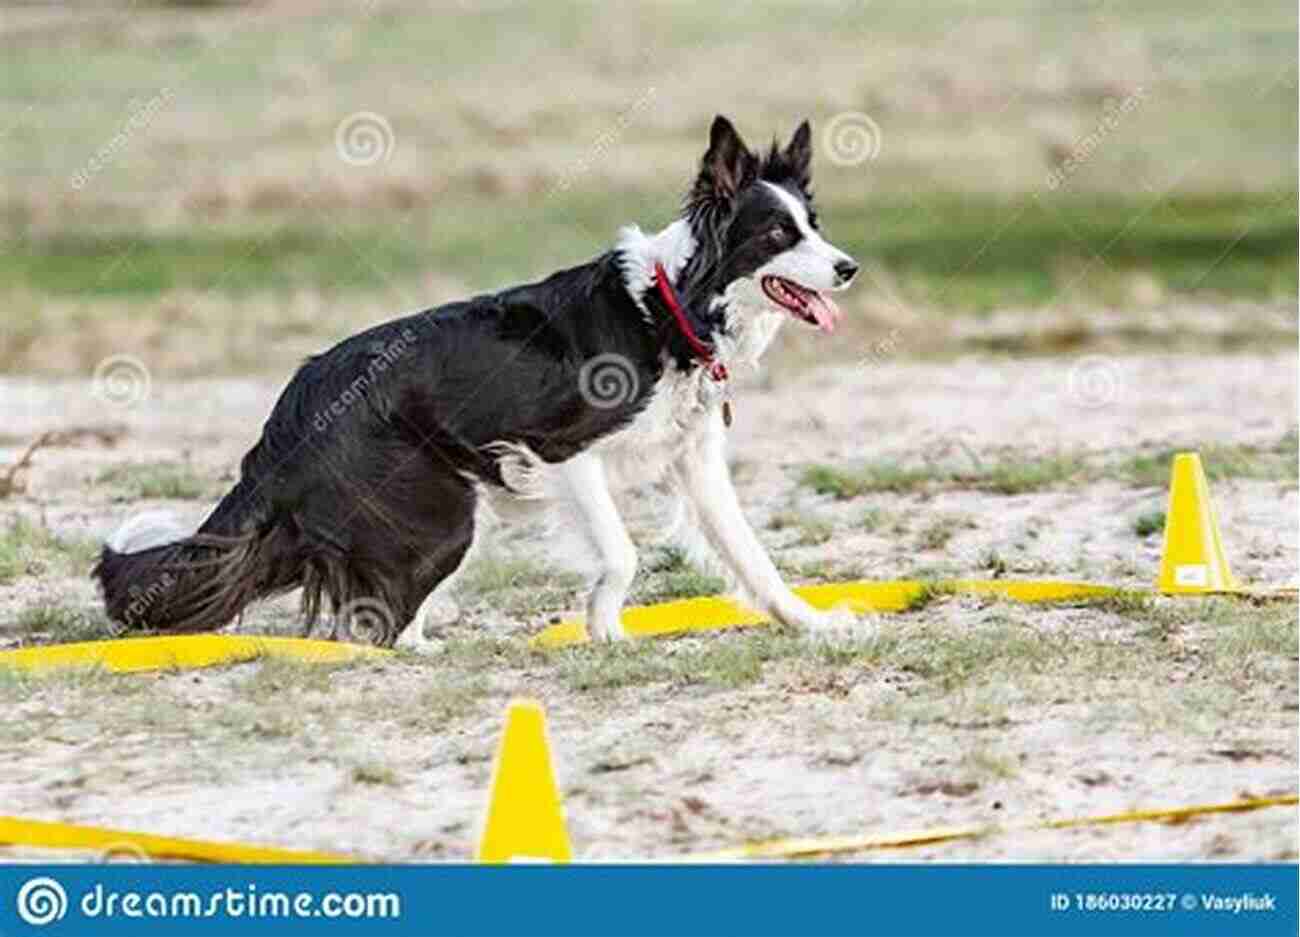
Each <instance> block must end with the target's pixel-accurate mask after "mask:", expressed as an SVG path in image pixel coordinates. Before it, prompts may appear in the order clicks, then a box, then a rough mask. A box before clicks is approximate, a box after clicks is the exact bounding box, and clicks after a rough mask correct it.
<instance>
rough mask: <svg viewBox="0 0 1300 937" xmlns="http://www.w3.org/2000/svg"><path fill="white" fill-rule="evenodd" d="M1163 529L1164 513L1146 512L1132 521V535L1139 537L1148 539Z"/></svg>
mask: <svg viewBox="0 0 1300 937" xmlns="http://www.w3.org/2000/svg"><path fill="white" fill-rule="evenodd" d="M1164 529H1165V512H1164V511H1147V512H1146V513H1145V514H1139V515H1138V516H1137V517H1135V518H1134V519H1133V533H1134V534H1136V535H1137V536H1139V537H1150V536H1151V535H1152V534H1155V533H1159V532H1160V531H1162V530H1164Z"/></svg>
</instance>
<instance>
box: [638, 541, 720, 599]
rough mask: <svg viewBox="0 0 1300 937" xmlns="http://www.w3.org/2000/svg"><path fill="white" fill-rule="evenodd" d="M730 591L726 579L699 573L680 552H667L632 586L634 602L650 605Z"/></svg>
mask: <svg viewBox="0 0 1300 937" xmlns="http://www.w3.org/2000/svg"><path fill="white" fill-rule="evenodd" d="M726 591H727V580H726V579H724V578H723V577H721V576H716V575H713V574H712V573H709V572H706V571H704V570H700V569H696V568H695V567H694V566H692V565H691V562H690V561H689V560H688V559H687V558H686V556H685V555H684V554H683V553H682V552H681V551H680V550H677V549H666V550H662V551H659V552H658V553H657V554H654V555H652V556H651V557H650V559H649V561H648V562H646V563H645V564H643V566H642V568H641V570H640V572H639V573H638V574H637V578H636V581H635V582H633V584H632V592H631V601H632V602H633V603H634V604H643V605H648V604H652V603H654V602H669V601H672V600H673V599H692V598H695V597H696V596H701V595H718V594H720V593H723V592H726Z"/></svg>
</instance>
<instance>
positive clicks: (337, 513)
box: [92, 116, 858, 646]
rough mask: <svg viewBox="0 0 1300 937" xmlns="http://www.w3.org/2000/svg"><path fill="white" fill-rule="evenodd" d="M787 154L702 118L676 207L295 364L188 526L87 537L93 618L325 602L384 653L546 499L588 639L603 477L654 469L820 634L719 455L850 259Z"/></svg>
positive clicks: (306, 612) (783, 607)
mask: <svg viewBox="0 0 1300 937" xmlns="http://www.w3.org/2000/svg"><path fill="white" fill-rule="evenodd" d="M811 163H812V145H811V130H810V128H809V126H808V122H807V121H805V122H804V123H803V124H801V125H800V127H799V128H798V130H796V131H795V133H794V136H793V137H792V138H791V140H790V142H789V143H788V144H787V145H786V146H785V147H781V146H779V145H778V144H776V143H773V145H772V148H771V150H770V151H769V152H767V153H766V154H762V153H753V152H751V151H750V150H749V148H748V147H747V146H746V145H745V143H744V142H743V141H742V140H741V138H740V136H739V135H738V134H737V132H736V130H735V128H734V127H733V126H732V125H731V123H730V121H728V120H727V119H726V118H725V117H721V116H719V117H717V118H715V120H714V121H713V125H712V127H711V129H710V132H709V146H708V150H707V152H706V153H705V154H704V157H703V160H702V162H701V165H700V169H699V174H698V176H697V177H696V179H695V181H694V183H693V184H692V186H691V187H690V190H689V191H688V193H687V195H686V198H685V200H684V204H683V209H682V213H681V217H680V218H679V219H678V220H677V221H675V222H673V223H672V224H670V225H668V227H666V228H664V229H663V230H662V231H660V232H658V233H657V234H646V233H643V232H642V231H641V230H639V229H638V228H636V227H630V228H626V229H624V230H623V231H622V232H621V233H620V236H619V238H618V241H617V243H616V245H615V247H614V248H613V250H611V251H609V252H607V253H605V254H602V255H601V256H599V257H597V258H596V259H595V260H593V261H591V262H590V263H586V264H583V265H582V266H579V267H574V268H572V269H569V270H562V271H560V272H558V273H555V274H552V275H551V276H550V277H548V278H546V279H545V280H542V281H541V282H539V283H531V284H528V285H525V286H517V287H513V288H511V289H506V290H503V291H501V292H499V293H494V294H491V295H484V296H478V297H475V298H473V299H469V300H465V301H463V302H453V303H449V304H447V305H444V306H440V307H438V308H435V309H430V310H426V311H424V312H420V313H417V314H415V315H411V316H408V317H406V318H402V319H397V320H395V321H392V322H388V323H385V324H382V325H378V326H375V327H374V328H371V329H368V330H366V331H364V332H362V333H360V334H358V335H354V336H352V337H351V338H348V339H346V340H344V341H343V342H341V343H340V344H338V345H337V346H335V347H334V348H332V349H331V350H329V351H328V352H326V353H324V354H322V355H318V356H315V357H312V358H309V359H308V360H307V362H306V363H305V364H304V365H303V366H302V367H301V368H300V369H299V370H298V372H297V374H296V375H294V377H293V379H292V380H291V381H290V382H289V385H288V386H287V387H286V388H285V390H284V392H283V393H282V394H281V396H280V399H279V401H278V402H277V403H276V405H275V409H274V410H272V412H271V415H270V418H269V419H268V420H267V422H266V425H265V427H264V428H263V431H262V436H261V439H260V440H259V441H258V442H257V444H256V445H255V446H254V447H253V448H252V450H250V451H249V452H248V454H247V455H245V456H244V459H243V462H242V464H241V472H240V479H239V482H238V483H237V484H236V485H235V487H234V488H233V489H232V490H231V491H230V492H229V493H228V494H227V495H226V496H225V497H224V498H222V499H221V502H220V503H219V504H218V505H217V507H216V509H215V510H214V511H213V512H212V514H211V515H210V516H209V517H208V518H207V520H206V521H205V522H204V523H203V525H202V526H201V527H200V528H199V529H198V531H197V533H194V534H192V535H190V536H184V533H183V532H182V531H178V530H175V529H164V528H163V526H162V525H160V524H159V523H158V520H157V516H156V515H142V516H140V517H137V518H134V519H133V520H132V521H130V522H128V523H127V524H126V525H125V526H124V527H123V528H122V529H121V530H119V531H118V532H117V533H116V534H115V535H114V536H113V537H112V538H111V539H110V541H109V544H108V545H106V546H105V547H104V549H103V552H102V555H101V558H100V561H99V564H98V565H97V566H96V567H95V570H94V571H93V573H92V575H93V576H95V577H96V578H97V579H98V580H99V584H100V586H101V588H102V590H103V594H104V601H105V605H106V607H107V611H108V614H109V616H110V617H111V618H112V619H113V620H115V621H116V622H119V623H120V624H122V625H124V626H126V627H127V628H132V629H150V630H159V631H205V630H211V629H215V628H219V627H221V626H223V625H226V624H227V623H229V622H230V621H231V620H232V619H234V618H235V617H236V616H238V615H239V614H240V613H241V611H242V610H243V608H244V607H245V606H246V605H248V604H249V603H250V602H252V601H254V600H256V599H260V598H263V597H267V596H272V595H276V594H280V593H284V592H288V591H290V590H292V589H295V588H301V589H302V606H303V617H304V633H306V632H308V631H310V630H311V629H312V626H313V624H314V623H315V622H316V621H317V619H318V617H319V616H320V614H321V611H322V606H323V605H324V606H327V612H328V618H327V622H328V627H326V628H324V631H325V633H327V634H329V635H330V636H333V637H338V636H341V635H342V636H350V637H352V638H357V639H361V638H364V639H367V640H370V641H372V642H374V643H376V644H380V645H385V646H387V645H392V644H393V643H394V642H395V641H396V640H397V638H398V637H399V634H400V633H401V631H402V630H403V629H404V628H406V626H407V625H408V624H411V625H412V629H411V630H412V632H413V633H412V634H411V635H408V640H411V641H418V639H419V637H420V636H419V635H418V634H414V632H417V631H418V630H419V629H420V627H421V623H420V615H419V614H418V613H419V611H420V606H421V604H422V603H423V602H424V600H425V599H426V598H427V597H429V596H431V594H432V593H433V591H434V589H435V588H436V587H438V586H439V584H440V583H444V581H445V580H447V579H448V577H449V576H451V574H452V573H453V572H455V570H456V569H457V567H459V566H460V565H461V564H462V562H463V560H464V558H465V554H466V552H467V551H468V550H469V548H470V545H471V543H472V542H473V540H474V529H475V508H476V506H477V505H479V504H480V503H481V502H486V506H488V507H490V508H492V509H495V511H496V512H497V513H498V514H504V515H516V516H517V515H518V514H519V513H520V512H522V513H523V514H524V515H525V516H527V515H529V514H532V513H533V511H534V510H539V509H549V510H550V511H551V512H554V511H556V510H558V511H559V512H560V514H559V516H560V517H562V518H564V520H565V526H567V527H569V528H570V530H571V531H572V532H575V533H577V534H578V536H579V538H580V539H581V540H582V541H583V543H584V544H585V546H586V548H587V549H588V550H589V552H590V554H591V556H592V558H593V559H594V560H595V565H596V569H597V575H596V578H595V581H594V584H593V586H592V589H591V594H590V597H589V599H588V603H587V625H588V629H589V632H590V634H591V636H592V637H593V638H594V639H597V640H601V639H603V640H613V639H617V638H619V637H621V636H622V634H623V630H622V626H621V624H620V621H619V613H620V610H621V608H622V605H623V601H624V599H625V597H626V595H627V592H628V588H629V586H630V585H631V582H632V578H633V575H634V573H635V570H636V562H637V558H636V551H635V549H634V548H633V545H632V541H631V539H630V538H629V537H628V534H627V531H626V529H625V528H624V525H623V521H622V520H621V518H620V517H619V512H618V509H617V508H616V506H615V503H614V499H613V497H612V496H611V489H612V488H613V487H619V486H623V485H628V484H644V483H648V482H651V481H655V480H659V479H666V480H668V481H670V482H671V483H673V485H674V486H675V488H676V489H677V491H678V492H679V493H680V495H681V499H680V501H681V504H682V506H684V508H685V511H684V519H685V521H686V524H685V525H684V526H683V527H682V528H681V530H680V536H679V542H680V543H682V544H683V546H684V547H685V548H686V549H687V554H688V555H689V556H690V557H691V558H692V559H693V560H699V559H701V558H702V557H711V558H712V559H720V560H721V561H722V565H723V567H724V569H725V570H726V571H727V572H728V573H729V575H730V577H731V579H732V582H733V584H734V585H735V586H737V587H738V588H739V590H740V591H741V593H742V594H743V595H744V596H745V597H746V598H747V599H748V600H749V601H750V602H752V603H753V604H754V605H756V606H757V607H758V608H760V609H762V610H763V611H764V612H767V613H768V614H770V615H771V616H772V617H773V618H775V619H776V620H777V621H779V622H782V623H784V624H786V625H790V626H794V627H796V628H800V629H805V630H811V629H817V628H819V627H821V626H823V625H826V624H827V623H829V621H830V620H831V619H830V616H829V615H827V614H824V613H821V612H818V611H816V610H814V609H813V608H812V607H811V606H809V605H807V604H806V603H805V602H804V601H803V600H801V599H800V598H798V597H797V596H796V595H794V593H792V592H791V591H790V589H789V588H787V586H786V585H785V584H784V583H783V582H782V580H781V577H780V575H779V574H778V572H777V570H776V567H775V566H774V565H773V564H772V561H771V560H770V559H769V558H768V556H767V554H766V552H765V551H764V550H763V547H762V545H761V544H760V542H759V540H758V537H757V536H755V534H754V532H753V529H752V528H751V527H750V526H749V524H748V523H747V522H746V520H745V516H744V514H743V513H742V512H741V508H740V504H739V501H738V500H737V498H736V492H735V489H734V488H733V487H732V483H731V478H730V475H729V472H728V469H727V462H726V457H725V449H726V436H727V429H726V427H727V424H728V423H729V422H730V408H729V402H728V396H729V393H730V380H729V379H730V375H731V372H732V371H734V370H736V369H737V368H738V367H740V366H743V365H749V366H757V363H758V359H759V357H760V356H761V355H762V354H763V352H764V350H765V349H766V348H767V346H768V344H769V343H770V342H771V341H772V339H773V337H774V336H775V334H776V332H777V330H778V329H779V328H780V327H781V325H782V324H783V323H784V322H785V321H786V320H787V319H794V320H796V321H798V322H800V323H805V324H807V325H809V326H811V327H814V328H817V329H820V330H822V331H823V332H831V331H832V330H833V329H834V328H835V324H836V320H837V319H838V318H839V316H840V311H839V309H838V307H837V306H836V305H835V302H834V301H833V300H832V299H831V298H830V296H829V295H828V293H829V292H830V291H833V290H839V289H843V288H845V287H847V286H848V285H849V283H850V282H851V281H852V280H853V277H854V275H855V274H856V273H857V270H858V266H857V264H856V263H854V261H853V260H852V259H851V258H850V257H849V256H848V255H847V254H845V253H844V252H843V251H841V250H838V249H837V248H835V247H834V246H832V245H831V244H830V243H828V242H827V241H826V240H825V239H824V238H823V237H822V235H821V233H820V231H819V230H818V224H817V214H816V212H815V211H814V209H813V199H812V191H811V188H810V183H811ZM552 516H554V514H552ZM701 535H702V536H701ZM444 591H445V589H444V590H440V592H444ZM375 609H379V610H381V613H380V614H373V612H374V610H375ZM403 643H406V641H405V640H404V641H403Z"/></svg>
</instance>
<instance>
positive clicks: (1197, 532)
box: [1157, 452, 1239, 594]
mask: <svg viewBox="0 0 1300 937" xmlns="http://www.w3.org/2000/svg"><path fill="white" fill-rule="evenodd" d="M1157 585H1158V587H1159V589H1160V591H1161V592H1164V593H1168V594H1195V593H1206V592H1235V591H1237V590H1238V588H1239V587H1238V585H1237V580H1236V579H1234V578H1233V576H1232V570H1230V569H1229V568H1228V557H1227V554H1225V553H1224V552H1223V538H1222V537H1221V536H1220V534H1219V519H1218V517H1216V516H1215V513H1214V505H1213V504H1212V503H1211V501H1210V485H1209V483H1208V482H1207V481H1206V480H1205V469H1204V468H1203V467H1202V466H1201V457H1200V456H1199V455H1197V454H1196V453H1195V452H1180V453H1178V454H1177V455H1175V456H1174V464H1173V469H1172V471H1171V473H1170V478H1169V511H1168V513H1167V514H1166V515H1165V546H1164V552H1163V555H1162V556H1161V558H1160V579H1159V581H1158V583H1157Z"/></svg>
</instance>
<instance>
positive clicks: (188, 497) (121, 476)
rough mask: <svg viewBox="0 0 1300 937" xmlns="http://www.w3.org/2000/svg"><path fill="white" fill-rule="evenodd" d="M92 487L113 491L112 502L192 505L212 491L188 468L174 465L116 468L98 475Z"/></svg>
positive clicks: (142, 465) (179, 464)
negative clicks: (101, 486) (164, 501)
mask: <svg viewBox="0 0 1300 937" xmlns="http://www.w3.org/2000/svg"><path fill="white" fill-rule="evenodd" d="M95 483H96V484H97V485H107V486H108V487H110V488H112V489H114V494H113V500H114V501H139V500H141V499H146V498H147V499H163V500H174V501H193V500H197V499H199V498H204V497H208V496H209V495H210V494H211V493H212V489H213V486H211V485H209V484H208V483H207V482H205V481H204V480H203V479H202V478H200V477H199V476H198V475H197V474H196V473H195V471H194V469H193V468H192V467H190V466H189V465H185V464H183V463H178V462H150V463H140V464H130V465H116V466H114V467H112V468H110V469H105V470H104V471H102V472H100V473H99V475H98V476H97V477H96V478H95Z"/></svg>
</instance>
